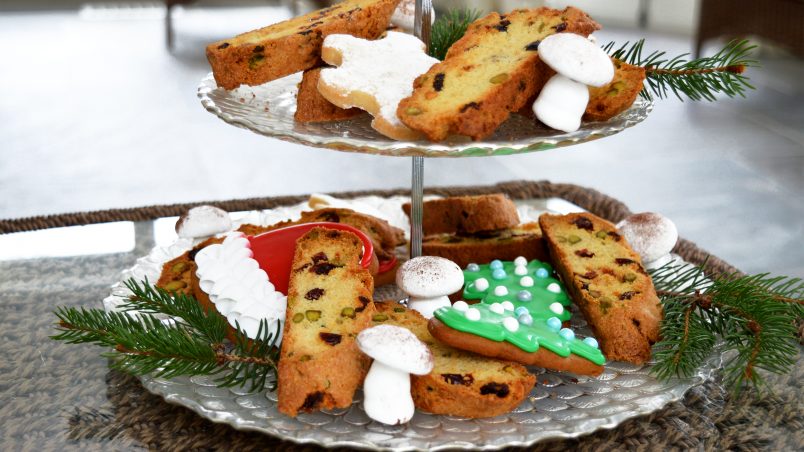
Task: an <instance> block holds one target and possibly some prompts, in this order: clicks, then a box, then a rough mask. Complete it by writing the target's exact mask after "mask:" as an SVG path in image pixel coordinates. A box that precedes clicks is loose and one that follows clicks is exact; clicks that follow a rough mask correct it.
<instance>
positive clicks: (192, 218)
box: [176, 206, 232, 238]
mask: <svg viewBox="0 0 804 452" xmlns="http://www.w3.org/2000/svg"><path fill="white" fill-rule="evenodd" d="M230 230H232V220H231V219H230V218H229V212H227V211H225V210H223V209H219V208H217V207H214V206H198V207H193V208H192V209H190V210H188V211H187V212H185V214H184V215H182V216H181V217H179V220H178V221H177V222H176V234H177V235H178V236H179V237H181V238H201V237H209V236H212V235H215V234H219V233H221V232H227V231H230Z"/></svg>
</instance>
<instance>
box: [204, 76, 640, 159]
mask: <svg viewBox="0 0 804 452" xmlns="http://www.w3.org/2000/svg"><path fill="white" fill-rule="evenodd" d="M300 81H301V74H299V73H297V74H293V75H289V76H287V77H284V78H281V79H278V80H274V81H272V82H269V83H266V84H263V85H259V86H241V87H240V88H237V89H234V90H231V91H228V90H225V89H222V88H218V86H217V84H216V83H215V79H214V78H213V77H212V73H210V74H209V75H207V76H206V77H205V78H204V79H203V80H201V84H200V85H199V87H198V97H199V98H200V99H201V104H202V105H203V106H204V108H206V109H207V110H208V111H209V112H211V113H213V114H215V115H216V116H218V117H219V118H221V119H222V120H224V121H225V122H227V123H229V124H232V125H234V126H237V127H242V128H244V129H248V130H251V131H252V132H256V133H259V134H260V135H265V136H268V137H273V138H278V139H280V140H285V141H290V142H293V143H298V144H304V145H308V146H314V147H321V148H329V149H336V150H339V151H348V152H362V153H368V154H381V155H391V156H424V157H477V156H486V155H508V154H520V153H525V152H534V151H543V150H547V149H552V148H556V147H561V146H570V145H573V144H579V143H584V142H587V141H592V140H595V139H598V138H602V137H606V136H609V135H614V134H615V133H618V132H622V131H623V130H625V129H627V128H628V127H631V126H633V125H636V124H638V123H640V122H642V121H643V120H644V119H645V118H647V117H648V114H649V113H650V112H651V110H652V109H653V102H651V101H649V100H645V99H642V98H637V100H636V102H634V104H633V105H631V107H630V108H628V109H627V110H626V111H624V112H622V113H621V114H619V115H617V116H615V117H614V118H611V119H610V120H608V121H605V122H584V123H583V124H582V126H581V128H580V129H578V130H576V131H575V132H571V133H564V132H561V131H558V130H554V129H550V128H548V127H546V126H544V125H541V124H539V123H537V122H536V121H534V120H533V119H529V118H526V117H524V116H520V115H518V114H513V115H511V117H510V118H509V119H508V120H507V121H506V122H504V123H503V124H502V125H501V126H500V127H499V128H498V129H497V131H496V132H495V133H494V134H493V135H491V136H490V137H488V138H485V139H483V140H481V141H471V140H470V139H468V138H465V137H450V138H449V139H447V140H445V141H442V142H439V143H431V142H429V141H394V140H391V139H390V138H387V137H385V136H383V135H380V134H379V133H377V132H376V131H375V130H374V129H372V128H371V116H370V115H369V114H367V113H366V114H362V115H360V116H357V117H355V118H352V119H348V120H344V121H333V122H318V123H302V122H296V121H294V120H293V114H294V113H295V112H296V93H297V92H298V89H297V85H298V83H299V82H300Z"/></svg>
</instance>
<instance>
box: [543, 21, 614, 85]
mask: <svg viewBox="0 0 804 452" xmlns="http://www.w3.org/2000/svg"><path fill="white" fill-rule="evenodd" d="M539 58H540V59H541V60H542V61H544V63H545V64H547V65H548V66H550V68H551V69H553V70H554V71H556V72H558V73H559V74H561V75H563V76H565V77H567V78H570V79H572V80H574V81H576V82H578V83H583V84H584V85H589V86H595V87H601V86H603V85H605V84H606V83H609V82H610V81H611V80H612V79H613V78H614V63H612V62H611V57H609V56H608V55H607V54H606V52H604V51H603V49H601V48H600V47H599V46H598V45H597V44H595V43H593V42H592V41H590V40H589V39H587V38H585V37H583V36H581V35H577V34H574V33H556V34H554V35H550V36H548V37H546V38H544V40H542V42H541V43H540V44H539Z"/></svg>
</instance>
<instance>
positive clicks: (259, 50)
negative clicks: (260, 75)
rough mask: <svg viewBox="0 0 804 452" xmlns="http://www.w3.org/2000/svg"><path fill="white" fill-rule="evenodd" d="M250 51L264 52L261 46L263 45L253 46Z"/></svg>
mask: <svg viewBox="0 0 804 452" xmlns="http://www.w3.org/2000/svg"><path fill="white" fill-rule="evenodd" d="M252 52H254V53H262V52H265V47H263V46H256V47H254V50H252Z"/></svg>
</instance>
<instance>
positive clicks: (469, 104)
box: [460, 102, 480, 113]
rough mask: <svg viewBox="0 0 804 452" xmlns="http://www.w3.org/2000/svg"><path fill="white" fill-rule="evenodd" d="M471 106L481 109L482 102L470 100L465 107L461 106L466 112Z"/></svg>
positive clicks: (462, 110) (461, 110)
mask: <svg viewBox="0 0 804 452" xmlns="http://www.w3.org/2000/svg"><path fill="white" fill-rule="evenodd" d="M470 108H474V109H475V110H480V104H479V103H477V102H469V103H468V104H466V105H464V106H463V107H461V109H460V112H461V113H465V112H466V110H468V109H470Z"/></svg>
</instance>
